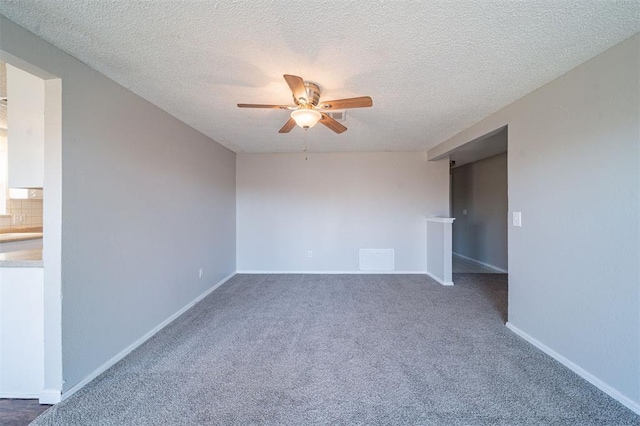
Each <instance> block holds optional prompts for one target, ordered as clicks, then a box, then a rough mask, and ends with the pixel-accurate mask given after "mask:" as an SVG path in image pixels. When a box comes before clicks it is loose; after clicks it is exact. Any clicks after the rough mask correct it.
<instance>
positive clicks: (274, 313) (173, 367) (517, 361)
mask: <svg viewBox="0 0 640 426" xmlns="http://www.w3.org/2000/svg"><path fill="white" fill-rule="evenodd" d="M455 282H456V286H455V287H443V286H440V285H439V284H436V283H435V282H434V281H432V280H431V279H429V278H426V277H425V276H420V275H237V276H235V277H234V278H232V279H231V280H230V281H229V282H227V283H226V284H225V285H223V286H222V287H220V288H219V289H217V290H216V291H214V292H213V293H212V294H211V295H210V296H209V297H207V298H206V299H204V300H203V301H202V302H201V303H199V304H198V305H197V306H195V307H194V308H193V309H191V310H190V311H188V312H187V313H185V314H184V315H183V316H182V317H180V318H179V319H178V320H176V321H175V322H173V323H172V324H171V325H169V326H168V327H167V328H166V329H164V330H163V331H161V332H160V333H158V334H157V335H156V336H155V337H153V338H152V339H150V340H149V341H148V342H147V343H145V344H144V345H142V346H141V347H140V348H138V349H137V350H135V351H134V352H133V353H131V354H130V355H129V356H128V357H126V358H125V359H124V360H123V361H121V362H120V363H118V364H117V365H115V366H114V367H113V368H111V369H110V370H108V371H107V372H105V373H104V374H103V375H101V376H100V377H98V378H97V379H96V380H95V381H93V382H92V383H90V384H89V385H87V386H86V387H85V388H84V389H83V390H81V391H80V392H78V393H77V394H76V395H74V396H72V397H71V398H69V399H68V400H66V401H64V402H62V403H60V404H58V405H56V406H54V407H52V408H50V409H49V410H48V411H46V412H45V413H44V414H43V415H41V416H40V417H39V418H38V419H37V420H36V421H35V422H34V424H36V425H51V424H55V425H76V424H79V425H94V424H95V425H196V424H224V425H233V424H242V425H245V424H289V425H310V424H345V425H346V424H349V425H352V424H367V425H371V424H427V425H500V424H504V425H565V424H567V425H640V418H639V417H638V416H636V415H634V414H633V413H632V412H631V411H630V410H627V409H626V408H624V407H623V406H622V405H620V404H619V403H617V402H616V401H614V400H613V399H611V398H609V397H608V396H606V395H605V394H603V393H602V392H600V391H599V390H598V389H596V388H595V387H593V386H592V385H590V384H589V383H587V382H585V381H584V380H582V379H581V378H579V377H578V376H576V375H575V374H573V373H572V372H570V371H569V370H567V369H566V368H564V367H563V366H561V365H560V364H558V363H557V362H555V361H554V360H552V359H551V358H549V357H548V356H546V355H545V354H543V353H542V352H540V351H538V350H537V349H535V348H534V347H533V346H531V345H529V344H528V343H526V342H525V341H523V340H521V339H520V338H519V337H517V336H516V335H515V334H513V333H512V332H511V331H509V330H508V329H507V328H506V327H505V326H504V320H505V316H506V290H507V285H506V276H505V275H487V274H477V275H474V274H464V275H458V276H456V277H455Z"/></svg>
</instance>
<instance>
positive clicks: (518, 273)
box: [428, 34, 640, 407]
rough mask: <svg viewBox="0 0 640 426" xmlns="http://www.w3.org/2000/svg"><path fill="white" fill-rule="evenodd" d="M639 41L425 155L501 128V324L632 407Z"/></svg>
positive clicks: (638, 232) (639, 277)
mask: <svg viewBox="0 0 640 426" xmlns="http://www.w3.org/2000/svg"><path fill="white" fill-rule="evenodd" d="M639 75H640V35H637V34H636V35H635V36H634V37H632V38H631V39H629V40H627V41H625V42H623V43H621V44H619V45H617V46H615V47H613V48H611V49H610V50H608V51H606V52H604V53H602V54H600V55H598V56H596V57H595V58H593V59H591V60H590V61H588V62H586V63H584V64H582V65H580V66H578V67H577V68H575V69H574V70H572V71H570V72H568V73H567V74H565V75H563V76H562V77H560V78H558V79H556V80H554V81H553V82H551V83H549V84H547V85H545V86H543V87H541V88H540V89H538V90H536V91H534V92H532V93H530V94H529V95H527V96H525V97H524V98H522V99H520V100H518V101H516V102H514V103H513V104H511V105H509V106H507V107H506V108H504V109H502V110H500V111H499V112H497V113H495V114H493V115H491V116H489V117H488V118H486V119H484V120H482V121H480V122H479V123H477V124H475V125H474V126H472V127H470V128H469V129H467V130H465V131H463V132H461V133H460V134H458V135H456V136H454V137H453V138H451V139H449V140H447V141H445V142H443V143H442V144H440V145H438V146H437V147H435V148H433V149H431V150H429V153H428V154H429V158H438V157H439V156H441V155H444V154H446V152H448V151H449V150H451V149H453V148H455V147H456V146H459V145H462V144H464V143H466V142H468V141H470V140H473V139H475V138H477V137H479V136H481V135H484V134H486V133H489V132H490V131H492V130H495V129H498V128H500V127H502V126H505V125H508V126H509V127H508V132H509V152H508V156H509V165H508V173H509V208H510V210H511V211H520V212H522V227H521V228H514V227H511V226H510V227H509V322H510V323H511V324H513V325H514V326H515V327H517V328H519V329H520V330H522V331H524V332H525V333H528V334H529V335H530V336H532V337H533V338H535V339H537V340H538V341H539V342H541V343H543V344H544V345H546V346H547V347H549V348H551V349H552V350H554V351H555V352H557V353H558V354H559V355H560V356H563V357H565V358H566V359H568V360H569V361H571V362H573V363H575V364H576V365H577V366H578V367H580V368H582V369H584V370H586V371H587V372H588V373H590V374H592V375H593V376H595V377H596V378H597V379H598V380H600V381H602V382H604V383H605V384H606V385H608V386H610V387H611V388H613V389H614V390H615V391H617V392H619V394H621V395H622V396H623V398H627V399H628V400H629V401H633V403H635V404H636V407H639V405H638V404H639V403H640V300H639V299H640V284H639V283H640V264H639V262H638V259H640V126H639V120H640V114H639V112H640V79H639Z"/></svg>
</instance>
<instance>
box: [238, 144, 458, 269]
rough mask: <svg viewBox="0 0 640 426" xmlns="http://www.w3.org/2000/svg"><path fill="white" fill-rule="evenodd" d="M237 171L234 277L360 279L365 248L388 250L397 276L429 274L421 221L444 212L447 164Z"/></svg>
mask: <svg viewBox="0 0 640 426" xmlns="http://www.w3.org/2000/svg"><path fill="white" fill-rule="evenodd" d="M237 168H238V172H237V183H238V184H237V200H238V202H237V208H238V212H237V222H238V224H239V226H238V234H237V239H238V256H237V262H238V270H239V271H243V270H244V271H248V270H250V271H256V270H258V271H264V270H269V271H357V270H358V269H359V262H358V260H359V258H358V253H359V249H361V248H374V249H376V248H378V249H379V248H393V249H395V267H396V270H398V271H426V267H427V265H426V258H427V253H426V251H427V241H426V230H427V224H426V220H425V217H426V216H431V215H444V214H446V213H447V210H448V200H447V198H448V191H449V179H448V178H449V176H448V168H449V166H448V162H447V161H446V160H443V161H439V162H427V160H426V155H425V153H422V152H367V153H365V152H357V153H346V152H345V153H312V154H310V155H309V159H308V160H307V161H305V160H304V156H303V155H302V154H238V164H237ZM310 250H311V251H313V257H311V258H309V257H308V256H307V253H308V251H310Z"/></svg>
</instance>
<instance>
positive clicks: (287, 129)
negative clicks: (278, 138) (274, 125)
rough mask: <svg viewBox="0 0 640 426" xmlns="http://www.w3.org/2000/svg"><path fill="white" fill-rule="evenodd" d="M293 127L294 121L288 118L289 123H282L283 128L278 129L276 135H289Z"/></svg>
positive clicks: (294, 125)
mask: <svg viewBox="0 0 640 426" xmlns="http://www.w3.org/2000/svg"><path fill="white" fill-rule="evenodd" d="M294 127H296V121H295V120H294V119H293V118H290V119H289V121H287V122H286V123H284V126H282V129H280V130H279V131H278V133H289V132H290V131H291V129H293V128H294Z"/></svg>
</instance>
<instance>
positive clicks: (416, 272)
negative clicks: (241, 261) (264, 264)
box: [236, 270, 427, 275]
mask: <svg viewBox="0 0 640 426" xmlns="http://www.w3.org/2000/svg"><path fill="white" fill-rule="evenodd" d="M236 272H237V273H238V274H326V275H337V274H377V275H424V274H426V273H427V272H426V271H256V270H241V271H236Z"/></svg>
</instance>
